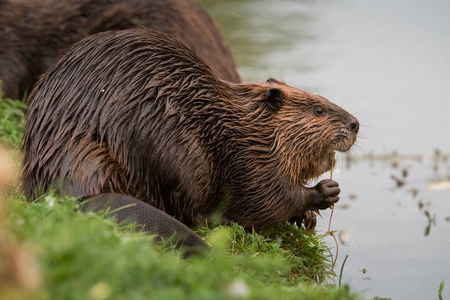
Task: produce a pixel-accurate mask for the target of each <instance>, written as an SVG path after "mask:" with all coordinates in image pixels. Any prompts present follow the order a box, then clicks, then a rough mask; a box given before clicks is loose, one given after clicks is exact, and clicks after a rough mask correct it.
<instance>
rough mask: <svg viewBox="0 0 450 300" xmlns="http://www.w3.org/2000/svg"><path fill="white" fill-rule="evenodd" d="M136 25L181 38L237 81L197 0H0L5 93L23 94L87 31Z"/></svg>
mask: <svg viewBox="0 0 450 300" xmlns="http://www.w3.org/2000/svg"><path fill="white" fill-rule="evenodd" d="M135 27H147V28H151V29H154V30H158V31H161V32H165V33H167V34H169V35H172V36H174V37H176V38H179V39H180V40H181V41H183V42H184V43H185V44H186V45H187V46H188V47H190V48H191V49H193V50H194V51H195V52H196V53H197V55H198V56H200V57H201V58H203V59H204V61H205V62H206V63H207V64H208V65H209V66H210V67H211V69H212V70H213V72H215V73H216V75H217V76H219V78H222V79H224V80H228V81H231V82H236V83H238V82H240V77H239V74H238V73H237V70H236V64H235V62H234V59H233V56H232V54H231V51H230V49H229V47H228V46H227V45H226V43H225V41H224V39H223V37H222V35H221V34H220V32H219V30H218V29H217V27H216V26H215V24H214V22H213V20H212V19H211V17H210V16H209V15H208V14H207V13H206V12H205V11H204V10H203V9H202V8H201V7H200V5H199V4H198V3H197V2H196V1H195V0H147V1H145V0H127V1H125V0H69V1H59V0H40V1H36V0H0V80H1V81H2V90H3V91H4V96H5V97H7V98H14V99H20V98H22V97H23V95H24V92H25V91H26V90H28V92H30V91H31V88H32V87H33V85H34V83H35V82H36V81H37V79H38V76H39V75H41V74H43V73H44V72H46V71H47V70H48V69H49V68H50V66H51V65H52V63H53V62H54V60H55V58H56V57H57V56H58V55H59V53H60V52H62V50H64V49H65V48H67V47H68V46H70V45H71V44H73V43H75V42H76V41H79V40H81V39H82V38H84V37H86V36H87V35H89V34H93V33H97V32H101V31H107V30H117V29H128V28H135Z"/></svg>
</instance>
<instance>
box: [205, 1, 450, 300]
mask: <svg viewBox="0 0 450 300" xmlns="http://www.w3.org/2000/svg"><path fill="white" fill-rule="evenodd" d="M200 3H201V4H202V5H203V7H204V8H205V9H206V10H207V11H208V12H209V13H210V14H211V15H212V16H213V18H214V19H215V20H216V21H217V23H218V25H219V28H220V29H221V31H222V33H223V34H224V36H225V38H226V39H227V41H228V43H229V44H230V45H231V47H232V49H233V53H234V55H235V58H236V60H237V64H238V67H239V71H240V73H241V76H242V77H243V80H244V82H261V81H264V80H266V79H267V78H269V77H274V78H277V79H281V80H283V81H285V82H286V83H288V84H289V85H291V86H294V87H297V88H300V89H304V90H307V91H309V92H312V93H316V94H320V95H322V96H324V97H326V98H328V99H330V100H331V101H333V102H335V103H336V104H338V105H340V106H342V107H343V108H345V109H346V110H348V111H349V112H350V113H352V114H353V115H355V116H356V117H357V118H358V119H359V121H360V123H361V131H360V137H359V140H358V142H357V145H356V146H355V147H354V148H353V150H352V151H351V155H350V156H348V155H346V156H344V155H342V154H338V157H337V158H338V164H337V166H336V169H335V171H334V172H333V179H335V180H337V181H338V182H339V183H340V185H341V188H342V193H341V200H340V202H339V203H338V204H337V206H336V211H335V214H334V216H333V220H332V229H333V230H339V231H338V233H337V234H338V235H339V237H340V239H339V254H338V257H337V266H336V269H335V271H336V273H337V274H339V272H340V268H341V267H342V263H343V260H344V258H345V256H346V255H348V259H347V262H346V263H345V266H344V270H343V283H347V284H350V286H351V287H352V288H353V289H355V290H358V291H365V292H364V295H365V296H367V297H374V296H383V297H392V298H393V299H437V294H438V288H439V284H440V282H441V281H442V280H446V283H447V284H446V287H445V288H444V293H443V296H444V299H445V298H446V297H450V161H449V159H450V158H449V154H450V134H449V131H450V118H449V113H450V98H449V97H450V18H449V17H448V16H449V15H450V1H446V0H426V1H425V0H417V1H409V0H398V1H387V0H381V1H380V0H367V1H357V0H336V1H312V0H309V1H307V0H304V1H301V0H281V1H276V2H275V1H269V0H227V1H214V0H201V1H200ZM327 176H329V175H327ZM325 177H326V176H325ZM322 216H323V218H321V219H320V220H319V226H318V230H319V231H323V232H325V231H326V229H327V226H328V220H329V212H326V213H324V214H322ZM326 239H329V240H326V241H327V242H328V243H329V244H330V245H332V244H333V243H334V242H333V240H332V239H331V238H326ZM333 251H336V249H334V250H333Z"/></svg>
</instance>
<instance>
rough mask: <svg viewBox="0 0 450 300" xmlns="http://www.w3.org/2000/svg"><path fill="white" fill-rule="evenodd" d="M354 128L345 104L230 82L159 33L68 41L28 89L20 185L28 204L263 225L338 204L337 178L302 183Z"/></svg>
mask: <svg viewBox="0 0 450 300" xmlns="http://www.w3.org/2000/svg"><path fill="white" fill-rule="evenodd" d="M358 130H359V123H358V120H357V119H356V118H355V117H353V116H352V115H351V114H349V113H348V112H347V111H345V110H344V109H342V108H341V107H339V106H338V105H336V104H334V103H332V102H330V101H329V100H327V99H325V98H323V97H321V96H318V95H314V94H310V93H308V92H305V91H302V90H299V89H296V88H293V87H290V86H288V85H287V84H286V83H284V82H281V81H278V80H276V79H273V78H270V79H268V80H267V81H266V82H263V83H259V84H254V83H249V84H234V83H230V82H226V81H223V80H221V79H219V78H218V77H217V76H216V75H215V74H214V73H213V72H212V71H211V69H210V68H209V67H208V66H207V65H206V64H205V63H204V62H203V61H202V60H201V58H199V57H198V56H197V55H196V54H195V53H194V52H193V51H191V50H190V49H189V48H187V47H186V46H184V45H183V44H182V43H181V42H179V41H177V40H176V39H173V38H171V37H169V36H167V35H165V34H163V33H159V32H155V31H151V30H142V29H137V30H125V31H116V32H114V31H113V32H103V33H98V34H95V35H92V36H89V37H87V38H85V39H83V40H82V41H80V42H78V43H76V44H75V45H74V46H72V47H71V48H70V49H69V50H68V52H67V53H66V54H65V55H64V56H63V57H62V58H61V59H60V60H59V61H58V62H57V63H56V64H55V65H54V66H53V67H52V68H51V69H50V70H49V72H48V73H46V74H45V75H44V76H42V77H41V79H40V80H39V82H38V83H37V86H36V88H35V89H34V90H33V92H32V93H31V95H30V98H29V101H28V104H27V111H26V127H25V133H24V137H23V146H22V180H23V188H24V192H25V195H26V197H27V198H29V199H35V198H36V197H38V196H39V195H40V194H42V193H44V192H46V191H48V190H49V189H54V190H56V191H57V192H58V193H59V194H63V195H66V194H68V195H72V196H76V197H84V198H86V197H92V196H96V195H103V194H108V193H113V195H114V194H115V195H126V196H128V197H131V198H134V199H138V200H142V201H143V202H145V203H147V204H149V205H151V206H153V207H154V208H157V209H158V210H159V211H162V212H165V213H166V214H168V215H169V216H173V217H175V219H176V220H178V221H180V222H182V223H183V224H185V225H187V226H189V227H191V226H194V225H196V224H199V223H200V222H201V221H202V220H203V219H204V218H207V217H209V216H210V215H211V214H213V213H214V212H215V211H216V210H217V209H218V208H219V207H223V208H224V209H223V211H224V215H223V216H224V218H226V219H227V220H230V221H234V222H237V223H239V224H241V225H243V226H244V227H245V228H249V229H250V228H254V229H256V230H264V229H266V228H269V227H272V226H274V225H277V224H280V223H282V222H285V221H287V220H289V219H291V218H295V217H298V216H303V215H304V214H305V213H306V212H308V211H311V210H318V209H326V208H329V207H330V206H331V205H332V204H333V203H335V202H337V201H338V200H339V193H340V189H339V187H338V183H337V182H335V181H333V180H329V179H328V180H322V181H320V182H319V183H317V185H315V186H313V187H307V186H305V184H306V183H307V182H308V181H310V180H311V179H314V178H317V177H318V176H319V175H321V174H322V173H324V172H326V171H328V170H330V169H331V167H332V164H333V162H334V155H333V153H334V151H347V150H349V149H350V147H351V146H352V145H353V144H354V142H355V140H356V137H357V134H358ZM111 197H112V199H114V197H119V198H120V197H121V196H111Z"/></svg>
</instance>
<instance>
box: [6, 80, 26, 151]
mask: <svg viewBox="0 0 450 300" xmlns="http://www.w3.org/2000/svg"><path fill="white" fill-rule="evenodd" d="M24 109H25V101H20V100H13V99H4V98H3V93H2V91H1V81H0V144H3V145H5V146H8V147H17V146H18V145H19V143H20V140H21V139H22V134H23V130H24V128H25V122H24V118H23V116H24V114H23V112H24Z"/></svg>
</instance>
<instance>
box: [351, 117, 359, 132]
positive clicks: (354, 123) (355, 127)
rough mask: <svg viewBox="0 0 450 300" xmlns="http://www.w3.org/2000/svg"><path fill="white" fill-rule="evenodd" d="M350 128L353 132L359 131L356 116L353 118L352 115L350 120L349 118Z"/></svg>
mask: <svg viewBox="0 0 450 300" xmlns="http://www.w3.org/2000/svg"><path fill="white" fill-rule="evenodd" d="M349 124H350V129H351V130H352V131H353V132H354V133H355V134H357V133H358V131H359V121H358V119H357V118H355V117H353V118H352V119H351V120H350V123H349Z"/></svg>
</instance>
